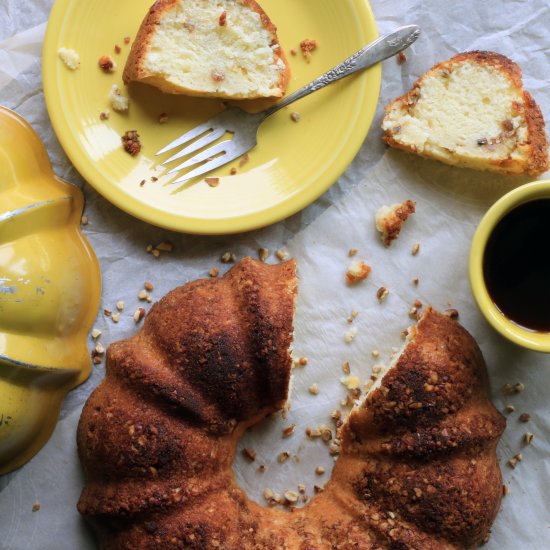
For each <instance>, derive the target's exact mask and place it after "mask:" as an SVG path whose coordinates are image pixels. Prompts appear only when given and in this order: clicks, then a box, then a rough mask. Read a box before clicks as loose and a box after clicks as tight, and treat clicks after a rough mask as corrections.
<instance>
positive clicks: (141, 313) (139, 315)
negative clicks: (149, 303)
mask: <svg viewBox="0 0 550 550" xmlns="http://www.w3.org/2000/svg"><path fill="white" fill-rule="evenodd" d="M144 317H145V309H144V308H142V307H138V308H137V309H136V311H135V312H134V322H135V323H139V322H140V321H141V320H142V319H143V318H144Z"/></svg>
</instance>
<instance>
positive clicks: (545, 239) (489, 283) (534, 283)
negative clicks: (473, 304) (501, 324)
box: [483, 199, 550, 332]
mask: <svg viewBox="0 0 550 550" xmlns="http://www.w3.org/2000/svg"><path fill="white" fill-rule="evenodd" d="M483 276H484V278H485V285H486V287H487V291H488V292H489V295H490V296H491V299H492V300H493V302H494V304H495V305H496V306H497V308H498V309H499V310H500V311H501V312H502V313H503V314H504V315H505V316H506V317H508V319H510V320H511V321H513V322H514V323H516V324H518V325H520V326H522V327H524V328H526V329H529V330H533V331H537V332H550V199H539V200H534V201H531V202H527V203H525V204H522V205H520V206H518V207H516V208H514V209H513V210H511V211H510V212H509V213H508V214H506V215H505V216H504V217H503V218H502V219H501V220H500V221H499V222H498V224H497V225H496V227H495V229H494V230H493V232H492V234H491V236H490V237H489V240H488V241H487V245H486V247H485V252H484V255H483Z"/></svg>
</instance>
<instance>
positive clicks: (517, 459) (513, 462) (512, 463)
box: [508, 453, 523, 468]
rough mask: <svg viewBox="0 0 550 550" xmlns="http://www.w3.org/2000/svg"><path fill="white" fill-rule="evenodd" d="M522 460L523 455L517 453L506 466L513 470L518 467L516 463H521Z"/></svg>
mask: <svg viewBox="0 0 550 550" xmlns="http://www.w3.org/2000/svg"><path fill="white" fill-rule="evenodd" d="M522 460H523V455H522V454H521V453H518V454H517V455H514V456H513V457H512V458H511V459H510V460H509V461H508V465H509V466H510V467H512V468H515V467H516V466H517V465H518V462H521V461H522Z"/></svg>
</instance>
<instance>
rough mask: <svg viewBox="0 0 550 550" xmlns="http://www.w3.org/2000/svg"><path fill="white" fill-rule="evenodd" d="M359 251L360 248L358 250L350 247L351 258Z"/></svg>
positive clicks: (349, 254)
mask: <svg viewBox="0 0 550 550" xmlns="http://www.w3.org/2000/svg"><path fill="white" fill-rule="evenodd" d="M357 252H359V250H357V248H350V249H349V250H348V256H349V257H350V258H353V257H354V256H355V255H356V254H357Z"/></svg>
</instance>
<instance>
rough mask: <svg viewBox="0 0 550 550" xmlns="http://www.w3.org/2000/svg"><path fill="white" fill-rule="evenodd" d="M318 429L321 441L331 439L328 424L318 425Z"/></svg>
mask: <svg viewBox="0 0 550 550" xmlns="http://www.w3.org/2000/svg"><path fill="white" fill-rule="evenodd" d="M319 430H320V432H321V439H322V440H323V441H325V442H327V441H330V440H331V439H332V430H331V429H330V428H329V427H328V426H325V425H322V426H319Z"/></svg>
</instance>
